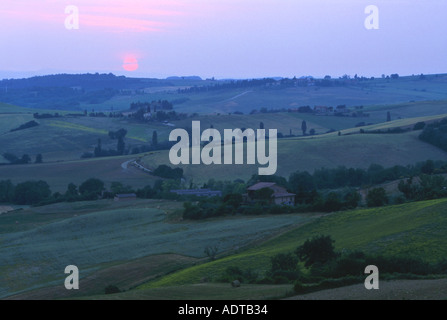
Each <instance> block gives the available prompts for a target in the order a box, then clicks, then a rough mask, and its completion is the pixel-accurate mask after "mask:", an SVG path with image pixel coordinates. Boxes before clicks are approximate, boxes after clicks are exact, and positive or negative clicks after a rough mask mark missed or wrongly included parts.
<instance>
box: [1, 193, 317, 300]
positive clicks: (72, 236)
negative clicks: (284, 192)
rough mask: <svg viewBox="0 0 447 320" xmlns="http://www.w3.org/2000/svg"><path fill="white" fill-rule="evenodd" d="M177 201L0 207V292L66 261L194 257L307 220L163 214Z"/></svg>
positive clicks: (59, 270) (49, 281)
mask: <svg viewBox="0 0 447 320" xmlns="http://www.w3.org/2000/svg"><path fill="white" fill-rule="evenodd" d="M181 205H182V204H181V203H175V202H174V203H169V202H163V201H162V202H160V201H138V202H136V203H132V204H131V205H128V206H127V207H123V206H122V204H120V203H118V204H115V203H113V201H99V202H91V203H75V204H65V206H64V205H62V204H58V205H54V206H48V207H40V208H33V209H27V210H24V211H20V212H11V213H6V214H2V215H1V216H0V225H1V229H0V230H1V233H0V239H1V242H0V255H1V257H2V265H1V266H0V273H1V274H2V278H1V280H0V297H6V296H8V295H11V294H13V293H20V291H22V290H25V289H26V290H30V289H33V288H38V287H42V286H54V285H57V284H58V283H63V282H61V281H63V279H64V278H65V277H64V273H63V272H64V269H65V267H66V266H68V265H72V264H74V265H76V266H78V267H79V268H80V270H81V274H82V277H85V276H88V275H90V274H92V273H93V272H95V271H99V270H102V269H104V268H109V267H111V266H113V265H117V264H120V263H125V262H129V261H132V260H135V259H140V258H143V257H147V256H154V255H160V254H177V255H181V256H187V257H192V258H195V259H200V258H204V257H206V255H205V253H204V249H205V248H206V247H207V246H217V247H218V248H219V253H225V252H234V251H235V250H236V251H237V250H240V249H241V248H244V247H245V246H247V245H250V244H252V243H253V242H255V241H260V240H265V239H267V238H270V237H272V236H274V235H276V234H278V232H280V231H281V230H283V229H284V228H290V227H291V226H293V225H298V224H303V223H306V222H308V221H309V220H310V217H308V216H306V215H279V216H268V217H260V216H256V217H234V218H226V219H217V220H209V221H203V222H192V221H185V222H181V221H178V222H168V221H167V220H166V219H167V217H168V214H169V213H170V212H173V210H175V208H180V207H181ZM116 206H117V207H116ZM248 226H249V227H248ZM189 262H191V261H189ZM189 262H188V263H189ZM147 276H148V275H145V276H142V279H141V282H143V281H144V278H146V279H147ZM135 281H136V280H135V279H133V282H135ZM118 282H119V281H118ZM141 282H140V283H141ZM110 284H113V283H110ZM103 289H104V287H102V288H96V290H97V291H96V292H101V291H102V290H103ZM98 290H99V291H98ZM102 292H103V291H102ZM79 294H82V292H79Z"/></svg>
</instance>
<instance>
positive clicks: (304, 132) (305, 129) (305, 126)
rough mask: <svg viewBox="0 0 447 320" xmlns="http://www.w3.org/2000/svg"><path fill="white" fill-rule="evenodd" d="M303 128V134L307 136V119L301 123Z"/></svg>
mask: <svg viewBox="0 0 447 320" xmlns="http://www.w3.org/2000/svg"><path fill="white" fill-rule="evenodd" d="M301 130H302V131H303V136H305V135H306V131H307V123H306V121H305V120H303V122H302V123H301Z"/></svg>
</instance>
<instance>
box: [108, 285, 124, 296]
mask: <svg viewBox="0 0 447 320" xmlns="http://www.w3.org/2000/svg"><path fill="white" fill-rule="evenodd" d="M120 292H121V290H120V289H119V288H118V287H117V286H113V285H109V286H107V287H105V289H104V293H105V294H115V293H120Z"/></svg>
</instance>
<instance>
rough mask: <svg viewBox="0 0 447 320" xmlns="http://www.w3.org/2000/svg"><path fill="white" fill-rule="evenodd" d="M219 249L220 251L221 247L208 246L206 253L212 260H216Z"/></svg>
mask: <svg viewBox="0 0 447 320" xmlns="http://www.w3.org/2000/svg"><path fill="white" fill-rule="evenodd" d="M218 251H219V247H218V246H213V247H206V248H205V250H204V253H205V254H206V255H207V256H208V258H209V259H210V261H214V260H216V255H217V252H218Z"/></svg>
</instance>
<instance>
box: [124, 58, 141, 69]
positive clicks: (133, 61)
mask: <svg viewBox="0 0 447 320" xmlns="http://www.w3.org/2000/svg"><path fill="white" fill-rule="evenodd" d="M123 69H124V70H126V71H131V72H132V71H136V70H138V60H137V58H135V57H134V56H128V57H126V58H124V61H123Z"/></svg>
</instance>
